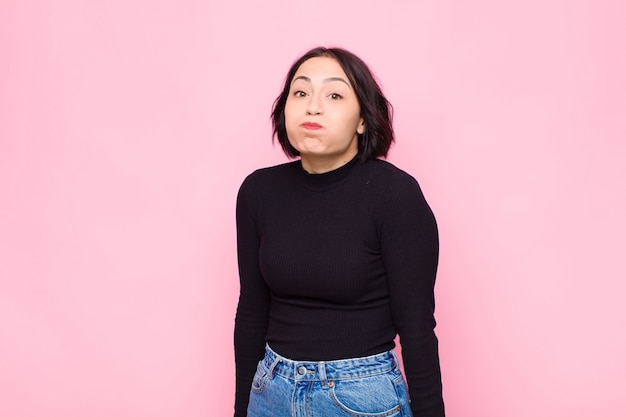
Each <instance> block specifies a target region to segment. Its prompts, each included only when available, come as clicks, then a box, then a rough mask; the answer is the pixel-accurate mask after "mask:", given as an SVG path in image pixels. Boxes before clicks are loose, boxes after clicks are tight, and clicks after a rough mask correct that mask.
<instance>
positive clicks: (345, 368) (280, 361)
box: [263, 345, 398, 382]
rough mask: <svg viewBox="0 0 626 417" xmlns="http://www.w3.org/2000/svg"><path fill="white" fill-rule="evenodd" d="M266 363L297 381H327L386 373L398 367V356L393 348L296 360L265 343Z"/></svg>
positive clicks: (271, 369) (271, 372) (270, 372)
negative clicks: (361, 354)
mask: <svg viewBox="0 0 626 417" xmlns="http://www.w3.org/2000/svg"><path fill="white" fill-rule="evenodd" d="M263 362H264V364H265V366H266V367H267V370H268V372H269V374H270V375H280V376H282V377H284V378H288V379H293V380H297V381H322V382H324V381H327V380H341V379H354V378H362V377H365V376H372V375H379V374H384V373H387V372H389V371H391V370H392V369H394V368H396V367H398V358H397V357H396V354H395V353H394V352H393V351H392V350H390V351H387V352H383V353H379V354H376V355H371V356H364V357H361V358H350V359H339V360H333V361H294V360H291V359H287V358H285V357H283V356H280V355H279V354H278V353H276V352H274V351H273V350H272V349H271V348H270V347H269V345H268V346H266V347H265V358H264V359H263Z"/></svg>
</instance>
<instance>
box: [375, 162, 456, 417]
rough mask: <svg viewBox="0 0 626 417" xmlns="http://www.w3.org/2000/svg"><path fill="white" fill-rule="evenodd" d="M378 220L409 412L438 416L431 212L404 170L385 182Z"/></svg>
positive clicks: (417, 415)
mask: <svg viewBox="0 0 626 417" xmlns="http://www.w3.org/2000/svg"><path fill="white" fill-rule="evenodd" d="M387 190H388V192H389V195H387V196H386V197H387V198H386V201H385V203H384V209H383V216H382V221H381V234H380V236H381V248H382V253H383V261H384V264H385V270H386V272H387V278H388V285H389V294H390V303H391V310H392V317H393V322H394V325H395V327H396V330H397V331H398V334H399V335H400V343H401V345H402V358H403V362H404V370H405V373H406V377H407V382H408V385H409V393H410V397H411V409H412V411H413V415H414V417H443V416H444V415H445V413H444V405H443V398H442V387H441V371H440V366H439V353H438V342H437V337H436V336H435V332H434V328H435V319H434V309H435V298H434V285H435V276H436V273H437V263H438V257H439V240H438V232H437V224H436V222H435V217H434V216H433V213H432V211H431V209H430V207H429V206H428V204H427V203H426V200H425V199H424V196H423V194H422V191H421V190H420V187H419V185H418V184H417V182H416V181H415V179H413V178H412V177H410V176H409V175H408V174H405V175H403V176H399V177H396V178H394V179H393V181H390V184H389V187H388V189H387Z"/></svg>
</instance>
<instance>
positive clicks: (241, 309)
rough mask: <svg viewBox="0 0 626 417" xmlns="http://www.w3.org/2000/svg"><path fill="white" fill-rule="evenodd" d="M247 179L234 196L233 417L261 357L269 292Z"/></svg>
mask: <svg viewBox="0 0 626 417" xmlns="http://www.w3.org/2000/svg"><path fill="white" fill-rule="evenodd" d="M249 187H251V184H250V181H249V180H246V181H244V183H243V184H242V186H241V188H240V190H239V195H238V197H237V209H236V217H237V256H238V263H239V280H240V287H241V289H240V296H239V304H238V306H237V314H236V317H235V335H234V342H235V363H236V393H235V417H245V416H246V410H247V407H248V397H249V394H250V386H251V384H252V378H253V376H254V373H255V371H256V366H257V363H258V361H259V360H260V359H261V358H262V357H263V352H264V348H265V336H266V333H267V324H268V317H269V306H270V297H269V290H268V288H267V285H266V284H265V282H264V280H263V277H262V275H261V272H260V270H259V262H258V256H259V255H258V253H259V235H258V232H257V227H256V223H255V219H254V212H255V207H254V206H253V204H252V201H251V195H252V193H250V188H249Z"/></svg>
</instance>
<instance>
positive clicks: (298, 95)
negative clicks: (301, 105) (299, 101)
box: [293, 90, 306, 97]
mask: <svg viewBox="0 0 626 417" xmlns="http://www.w3.org/2000/svg"><path fill="white" fill-rule="evenodd" d="M293 95H294V96H295V97H304V96H305V95H306V93H305V92H304V91H300V90H298V91H295V92H294V93H293Z"/></svg>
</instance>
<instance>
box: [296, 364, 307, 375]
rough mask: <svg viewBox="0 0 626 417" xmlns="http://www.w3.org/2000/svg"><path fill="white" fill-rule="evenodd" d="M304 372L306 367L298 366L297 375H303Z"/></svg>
mask: <svg viewBox="0 0 626 417" xmlns="http://www.w3.org/2000/svg"><path fill="white" fill-rule="evenodd" d="M304 374H306V368H305V367H304V366H299V367H298V375H304Z"/></svg>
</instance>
